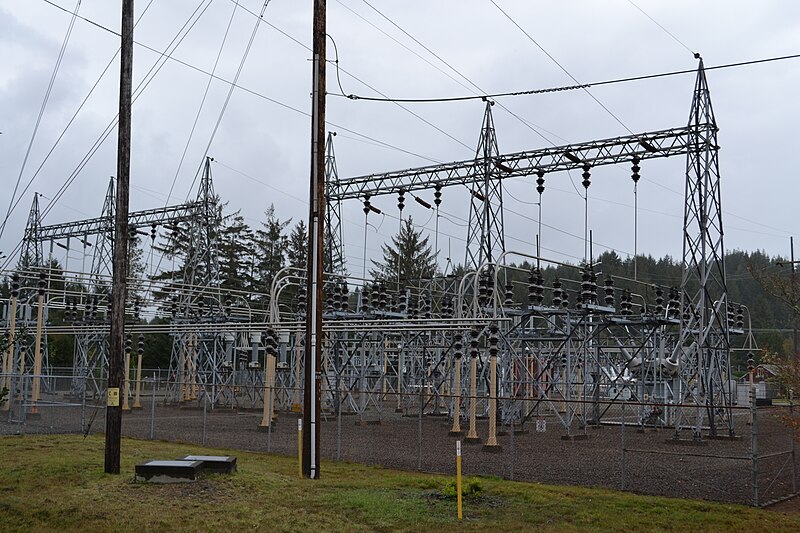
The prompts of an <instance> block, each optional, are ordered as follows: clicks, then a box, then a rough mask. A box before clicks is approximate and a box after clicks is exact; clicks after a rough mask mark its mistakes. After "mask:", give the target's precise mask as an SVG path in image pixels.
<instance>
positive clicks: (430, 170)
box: [329, 125, 716, 201]
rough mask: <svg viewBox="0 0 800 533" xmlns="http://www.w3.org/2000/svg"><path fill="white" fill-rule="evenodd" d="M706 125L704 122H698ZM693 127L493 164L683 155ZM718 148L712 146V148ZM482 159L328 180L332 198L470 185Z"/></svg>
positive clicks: (521, 172) (505, 173) (516, 168)
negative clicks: (335, 180)
mask: <svg viewBox="0 0 800 533" xmlns="http://www.w3.org/2000/svg"><path fill="white" fill-rule="evenodd" d="M700 127H701V128H702V127H704V125H700ZM695 128H697V126H694V125H692V126H683V127H680V128H671V129H667V130H660V131H654V132H647V133H639V134H634V135H628V136H624V137H615V138H611V139H604V140H599V141H589V142H584V143H576V144H568V145H564V146H556V147H550V148H540V149H537V150H530V151H525V152H517V153H512V154H503V155H500V156H498V157H497V158H496V159H495V161H494V164H495V166H496V167H497V169H498V172H497V175H498V176H499V177H500V178H501V179H502V178H517V177H522V176H528V175H531V174H533V173H535V172H536V171H537V170H543V171H545V172H555V171H562V170H573V169H579V168H581V167H582V166H583V165H584V164H589V165H591V166H592V167H596V166H601V165H614V164H618V163H624V162H626V161H630V160H631V159H633V157H634V156H635V157H638V158H639V159H640V160H645V159H656V158H664V157H670V156H673V155H685V154H686V152H687V151H688V149H689V139H690V134H691V132H692V130H693V129H695ZM712 148H716V147H712ZM482 164H483V163H482V161H481V160H480V159H468V160H464V161H456V162H452V163H442V164H436V165H430V166H426V167H420V168H412V169H408V170H400V171H395V172H387V173H383V174H381V173H377V174H369V175H367V176H358V177H353V178H345V179H341V180H340V181H339V182H338V183H336V184H331V191H330V198H329V200H330V201H341V200H347V199H351V198H363V197H364V196H365V195H370V196H380V195H382V194H393V193H397V192H398V191H399V190H400V189H403V190H405V191H415V190H422V189H428V188H433V187H434V186H435V185H437V184H438V185H441V186H442V187H448V186H451V185H470V184H472V183H476V182H478V181H479V180H481V179H483V178H482V176H483V174H482V173H481V170H482V166H481V165H482Z"/></svg>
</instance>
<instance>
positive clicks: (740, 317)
mask: <svg viewBox="0 0 800 533" xmlns="http://www.w3.org/2000/svg"><path fill="white" fill-rule="evenodd" d="M736 327H737V328H739V329H743V328H744V307H742V306H741V305H740V306H739V307H737V308H736Z"/></svg>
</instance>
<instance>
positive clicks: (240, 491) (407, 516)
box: [0, 435, 800, 533]
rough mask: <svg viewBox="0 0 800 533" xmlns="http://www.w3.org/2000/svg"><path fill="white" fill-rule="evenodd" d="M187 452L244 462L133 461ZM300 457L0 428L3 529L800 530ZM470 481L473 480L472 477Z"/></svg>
mask: <svg viewBox="0 0 800 533" xmlns="http://www.w3.org/2000/svg"><path fill="white" fill-rule="evenodd" d="M186 454H214V455H236V456H237V457H238V462H239V471H238V472H237V473H236V474H233V475H231V476H224V475H216V476H210V477H208V478H206V479H204V480H202V481H199V482H196V483H187V484H179V485H156V484H145V483H135V482H134V481H133V471H134V465H135V464H136V463H138V462H142V461H145V460H149V459H174V458H176V457H181V456H183V455H186ZM295 461H296V459H294V458H291V457H282V456H275V455H268V454H261V453H247V452H239V451H229V450H216V449H210V448H202V447H200V446H194V445H186V444H174V443H167V442H151V441H138V440H132V439H125V440H123V457H122V471H123V474H122V475H119V476H110V475H106V474H104V473H103V439H102V437H89V438H87V439H85V440H84V439H83V437H81V436H74V435H58V436H23V437H2V438H0V530H2V531H77V530H83V531H140V532H142V533H144V532H145V531H170V530H175V531H211V530H218V531H244V530H264V531H312V532H315V533H316V532H319V533H321V532H329V531H450V530H453V531H491V530H495V531H520V530H534V529H535V530H541V529H545V530H552V531H576V530H587V529H588V530H593V531H620V530H628V531H643V530H646V531H662V530H664V531H682V532H683V531H723V530H724V531H748V532H751V531H780V530H785V531H799V530H800V516H793V515H784V514H780V513H775V512H771V511H762V510H757V509H751V508H748V507H742V506H737V505H722V504H715V503H708V502H702V501H691V500H678V499H667V498H656V497H646V496H636V495H632V494H627V493H619V492H614V491H610V490H601V489H582V488H575V487H552V486H546V485H537V484H531V483H516V482H508V481H503V480H500V479H488V478H480V479H479V480H478V481H477V484H478V485H479V488H480V489H481V490H480V491H479V492H477V493H475V494H472V495H470V496H468V497H466V498H465V502H464V520H463V521H462V523H460V524H459V523H458V521H457V520H456V504H455V501H454V500H451V499H448V498H447V497H446V496H445V493H447V488H446V484H447V483H448V481H450V480H451V478H449V477H446V476H435V475H428V474H417V473H407V472H397V471H393V470H386V469H382V468H374V467H367V466H361V465H355V464H349V463H323V469H322V473H323V478H322V479H321V480H318V481H308V480H303V481H301V480H298V479H297V464H296V462H295ZM465 484H466V483H465Z"/></svg>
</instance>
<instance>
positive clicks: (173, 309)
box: [169, 296, 178, 318]
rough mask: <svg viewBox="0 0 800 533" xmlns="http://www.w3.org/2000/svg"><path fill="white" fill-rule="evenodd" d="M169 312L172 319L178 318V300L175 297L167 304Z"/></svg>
mask: <svg viewBox="0 0 800 533" xmlns="http://www.w3.org/2000/svg"><path fill="white" fill-rule="evenodd" d="M169 312H170V314H171V315H172V318H175V317H176V316H178V298H177V297H176V296H173V297H172V301H171V302H170V304H169Z"/></svg>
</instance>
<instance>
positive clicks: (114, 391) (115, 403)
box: [106, 387, 119, 407]
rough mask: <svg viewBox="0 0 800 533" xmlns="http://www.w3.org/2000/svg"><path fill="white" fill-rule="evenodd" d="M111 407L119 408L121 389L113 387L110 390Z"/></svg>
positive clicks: (109, 401)
mask: <svg viewBox="0 0 800 533" xmlns="http://www.w3.org/2000/svg"><path fill="white" fill-rule="evenodd" d="M106 405H108V406H109V407H119V387H112V388H109V389H108V403H107V404H106Z"/></svg>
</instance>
